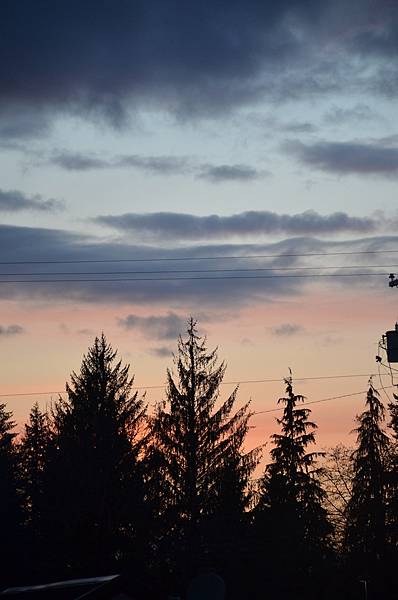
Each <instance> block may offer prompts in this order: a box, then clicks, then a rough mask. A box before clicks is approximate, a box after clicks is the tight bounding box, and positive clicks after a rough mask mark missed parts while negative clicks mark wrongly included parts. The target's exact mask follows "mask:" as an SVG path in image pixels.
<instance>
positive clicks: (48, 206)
mask: <svg viewBox="0 0 398 600" xmlns="http://www.w3.org/2000/svg"><path fill="white" fill-rule="evenodd" d="M62 208H63V203H62V202H61V201H60V200H54V199H53V198H51V199H49V200H44V199H43V198H42V196H40V195H39V194H36V195H35V196H27V195H26V194H24V193H23V192H19V191H18V190H8V191H7V190H2V189H0V212H4V213H17V212H22V211H34V212H56V211H58V210H61V209H62Z"/></svg>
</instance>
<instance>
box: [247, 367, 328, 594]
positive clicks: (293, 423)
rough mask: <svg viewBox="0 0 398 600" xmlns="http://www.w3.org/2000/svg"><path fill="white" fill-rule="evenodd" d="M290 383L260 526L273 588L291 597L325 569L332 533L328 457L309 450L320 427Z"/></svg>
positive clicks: (288, 381) (260, 506) (262, 495)
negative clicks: (325, 472) (322, 476)
mask: <svg viewBox="0 0 398 600" xmlns="http://www.w3.org/2000/svg"><path fill="white" fill-rule="evenodd" d="M285 383H286V396H285V397H283V398H280V399H279V400H278V403H280V404H283V405H284V408H283V416H282V418H280V419H277V422H278V424H279V425H280V426H281V433H278V434H273V435H272V436H271V437H272V440H273V442H274V447H273V449H272V450H271V453H270V454H271V459H272V462H271V463H270V464H269V465H268V466H267V467H266V470H265V473H264V476H263V479H262V482H261V487H260V499H259V504H258V506H257V508H256V512H255V516H256V520H255V522H256V525H257V527H258V533H259V534H260V535H262V536H264V538H265V539H264V540H263V541H262V543H261V541H260V547H262V549H263V550H262V551H263V553H265V554H266V555H267V557H268V558H269V560H270V563H271V564H272V565H273V566H272V571H273V574H274V577H273V583H274V585H280V587H281V588H282V589H283V587H285V592H284V593H286V594H287V597H289V594H294V593H296V592H298V590H299V589H300V588H302V589H304V588H306V587H308V580H309V579H308V578H309V577H310V575H311V573H312V574H317V573H318V572H319V570H320V569H322V568H323V567H324V564H325V561H324V560H323V559H324V558H325V557H326V556H327V555H328V554H329V537H330V534H331V531H332V528H331V525H330V524H329V522H328V519H327V514H326V510H325V508H324V507H323V500H324V492H323V490H322V488H321V485H320V482H319V477H318V476H319V468H318V467H317V458H318V457H319V456H322V453H319V452H308V451H307V447H308V446H310V445H312V444H314V443H315V434H314V431H315V429H316V425H315V423H313V422H312V421H310V420H309V414H310V412H311V411H310V410H309V409H307V408H299V407H298V406H297V405H298V404H299V403H301V402H303V401H304V400H305V398H304V396H302V395H299V394H295V393H294V391H293V382H292V378H291V376H290V377H289V378H287V379H286V380H285ZM279 580H281V581H282V583H280V581H279ZM276 582H278V583H276ZM309 587H313V584H311V586H309Z"/></svg>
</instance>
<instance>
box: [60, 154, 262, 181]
mask: <svg viewBox="0 0 398 600" xmlns="http://www.w3.org/2000/svg"><path fill="white" fill-rule="evenodd" d="M49 162H50V164H53V165H55V166H57V167H60V168H62V169H65V170H67V171H92V170H98V169H120V168H123V169H138V170H141V171H144V172H147V173H151V174H152V175H192V176H195V177H197V178H199V179H205V180H207V181H209V182H210V183H221V182H228V181H244V182H248V181H252V180H254V179H259V178H260V177H263V176H264V175H265V174H266V173H265V172H264V171H259V170H258V169H255V168H254V167H250V166H249V165H244V164H239V165H209V164H200V163H199V162H198V161H195V160H194V159H192V158H190V157H185V156H140V155H138V154H130V155H128V154H126V155H122V156H117V157H114V158H111V159H104V158H100V157H98V156H96V155H92V154H83V153H72V152H57V153H55V154H54V155H53V156H52V157H51V158H50V160H49Z"/></svg>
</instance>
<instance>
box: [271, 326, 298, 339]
mask: <svg viewBox="0 0 398 600" xmlns="http://www.w3.org/2000/svg"><path fill="white" fill-rule="evenodd" d="M302 332H303V328H302V327H301V325H297V323H281V325H278V326H277V327H273V328H272V333H273V334H274V335H277V336H280V337H291V336H293V335H296V334H298V333H302Z"/></svg>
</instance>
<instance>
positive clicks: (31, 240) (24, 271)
mask: <svg viewBox="0 0 398 600" xmlns="http://www.w3.org/2000/svg"><path fill="white" fill-rule="evenodd" d="M397 245H398V237H397V236H390V237H387V236H378V237H363V238H359V239H351V240H348V241H334V242H332V241H330V240H329V241H326V240H320V239H316V238H314V237H291V238H288V239H284V240H282V241H279V242H275V243H263V244H253V243H248V244H242V243H239V244H232V243H223V244H222V243H213V244H203V243H201V244H190V245H189V246H186V247H183V246H181V245H176V246H175V245H171V247H165V246H159V245H149V244H142V245H140V244H137V243H136V244H132V243H129V242H126V241H124V242H122V241H120V242H118V243H116V242H113V243H111V242H109V241H107V240H103V239H101V238H98V237H95V236H89V235H84V234H77V233H71V232H68V231H62V230H55V229H41V228H33V227H17V226H11V225H0V256H1V260H2V262H3V263H7V262H8V261H9V262H13V263H14V264H9V265H6V264H3V265H2V268H1V271H2V276H1V283H0V299H4V300H7V299H9V300H11V299H12V300H18V301H19V302H24V303H27V305H32V304H33V305H34V304H36V303H43V302H44V303H45V304H46V305H47V304H48V303H51V304H56V303H57V302H62V303H63V304H65V303H66V302H69V303H70V304H71V305H73V306H75V305H76V304H77V303H79V302H82V303H90V304H97V305H106V304H112V305H113V306H117V305H119V304H120V305H123V306H125V305H126V304H128V305H130V306H134V305H140V306H142V307H144V308H145V310H148V307H152V309H153V311H154V313H155V315H156V314H163V311H164V309H165V306H166V307H171V306H172V307H173V311H174V312H176V314H183V315H189V314H194V315H198V314H200V315H203V314H205V315H206V313H207V314H208V312H209V311H212V312H213V311H214V310H215V309H217V311H218V312H223V313H224V314H228V315H230V314H231V315H232V314H236V311H237V310H239V308H240V307H242V306H250V305H251V304H253V303H262V304H263V305H264V304H266V303H267V302H274V301H278V300H279V299H281V298H282V299H283V298H289V299H291V298H294V297H298V296H299V295H300V294H302V293H303V291H304V290H305V287H306V285H308V284H309V283H310V284H313V283H314V281H313V280H312V279H311V278H308V279H306V278H290V277H285V276H284V274H283V272H282V275H280V274H278V276H277V277H272V278H269V277H268V273H267V274H266V275H267V277H265V278H260V277H258V278H257V274H256V278H253V277H252V276H251V277H249V278H247V277H246V279H245V280H242V279H236V278H235V275H236V273H226V272H225V273H220V270H222V269H224V270H225V269H231V268H233V269H237V270H239V269H241V270H242V271H244V270H245V269H248V268H259V267H261V268H270V269H273V268H276V267H278V268H279V267H294V266H302V265H305V266H308V264H309V263H308V259H302V258H300V257H298V256H295V255H297V254H303V253H305V254H308V253H325V252H343V251H344V252H346V251H350V252H352V251H358V250H360V251H364V250H381V249H382V250H395V249H396V248H397ZM248 255H250V256H252V255H267V256H268V255H275V257H274V258H262V259H260V258H257V259H256V258H250V259H245V256H248ZM284 255H288V256H284ZM292 255H293V256H292ZM226 256H232V257H242V258H234V259H233V260H225V259H224V258H223V257H226ZM198 258H201V260H197V259H198ZM337 258H338V262H336V263H333V264H336V271H337V272H338V269H337V265H343V264H354V262H353V257H347V259H346V260H347V261H348V260H349V261H351V262H348V263H347V262H343V261H344V257H343V256H342V257H337ZM337 258H336V261H337ZM131 259H133V261H132V262H125V261H131ZM141 259H142V260H143V262H140V260H141ZM159 259H161V260H159ZM170 259H171V260H170ZM74 260H79V261H83V262H80V263H79V264H71V263H70V262H68V261H74ZM104 260H105V261H109V260H116V261H122V262H116V263H103V262H102V263H101V262H100V263H97V262H92V261H104ZM21 261H29V264H15V263H18V262H19V263H21ZM32 261H38V262H40V263H41V264H32ZM48 261H50V262H48ZM54 261H61V263H64V264H59V262H58V263H57V264H54ZM373 261H376V262H373ZM378 261H380V257H379V256H378V255H375V256H374V257H373V255H369V256H368V255H363V256H362V255H359V256H357V257H355V264H363V265H370V264H372V262H373V264H376V265H377V264H380V262H378ZM310 264H311V263H310ZM322 264H325V262H323V260H321V261H320V262H318V263H315V265H316V266H319V265H320V266H322ZM187 271H194V272H191V273H187ZM196 271H199V272H196ZM204 271H206V272H204ZM212 271H213V272H212ZM214 271H217V272H214ZM330 272H331V271H328V273H330ZM5 273H9V275H8V276H6V275H5ZM33 273H40V275H38V276H37V277H34V276H33ZM51 273H57V275H52V276H51ZM89 273H93V275H89ZM11 274H12V275H11ZM229 275H232V277H231V278H229V277H228V276H229ZM243 275H245V273H244V272H243ZM251 275H252V274H251ZM50 277H51V282H48V283H47V282H44V280H46V279H47V278H50ZM36 279H39V280H40V281H41V283H38V282H37V283H35V282H34V280H36ZM91 279H96V280H97V281H89V280H91ZM103 279H109V280H110V281H103ZM121 279H126V281H120V280H121ZM145 279H151V281H145ZM10 280H13V281H15V280H18V281H19V283H6V281H10ZM26 280H30V281H31V283H27V282H26ZM55 280H58V283H57V282H56V281H55ZM131 280H132V281H131ZM21 281H23V283H22V282H21ZM326 284H327V285H329V286H330V285H340V286H350V289H352V287H353V286H354V285H356V284H357V285H359V286H360V289H361V290H362V289H363V288H364V287H372V286H374V287H376V288H377V289H379V288H380V279H379V278H377V277H372V278H366V279H365V280H364V278H358V279H354V278H344V279H338V278H333V279H329V278H327V279H323V280H322V285H323V287H325V285H326ZM177 311H178V312H177ZM132 314H136V313H135V312H133V311H132ZM200 320H201V321H202V320H203V316H201V317H200ZM170 335H171V334H170Z"/></svg>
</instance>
